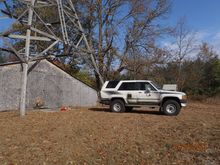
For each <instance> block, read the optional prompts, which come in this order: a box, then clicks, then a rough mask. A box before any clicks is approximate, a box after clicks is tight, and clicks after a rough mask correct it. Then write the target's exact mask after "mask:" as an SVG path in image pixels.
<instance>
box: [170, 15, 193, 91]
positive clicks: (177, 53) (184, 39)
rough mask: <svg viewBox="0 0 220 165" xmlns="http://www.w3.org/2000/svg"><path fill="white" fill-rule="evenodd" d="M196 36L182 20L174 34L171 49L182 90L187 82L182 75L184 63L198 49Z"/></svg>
mask: <svg viewBox="0 0 220 165" xmlns="http://www.w3.org/2000/svg"><path fill="white" fill-rule="evenodd" d="M195 35H196V33H195V32H194V31H192V30H191V29H190V28H189V27H188V26H187V23H186V19H185V18H184V17H183V18H181V19H180V20H179V21H178V23H177V25H176V28H175V30H174V33H173V37H174V44H173V45H171V47H173V48H171V54H172V58H173V60H174V61H175V62H176V64H177V70H176V75H175V76H176V82H177V84H178V86H179V89H180V90H182V88H183V85H184V83H185V81H186V78H185V77H184V76H182V74H181V73H182V63H183V62H184V60H186V59H187V58H189V57H190V55H192V53H193V52H194V51H195V50H196V49H197V46H196V44H195V43H196V38H195V37H196V36H195Z"/></svg>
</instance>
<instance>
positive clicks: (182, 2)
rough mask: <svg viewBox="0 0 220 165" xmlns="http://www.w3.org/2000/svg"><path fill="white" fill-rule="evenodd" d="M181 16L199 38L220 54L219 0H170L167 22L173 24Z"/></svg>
mask: <svg viewBox="0 0 220 165" xmlns="http://www.w3.org/2000/svg"><path fill="white" fill-rule="evenodd" d="M181 17H185V18H186V20H187V25H188V26H189V28H191V29H192V30H193V31H195V32H196V33H197V37H198V38H199V40H201V41H206V42H209V43H210V44H211V45H212V46H213V47H214V49H215V50H216V51H217V52H218V54H220V0H172V9H171V12H170V14H169V17H168V19H167V20H166V21H167V23H168V24H171V25H174V24H175V23H176V22H177V21H178V19H179V18H181Z"/></svg>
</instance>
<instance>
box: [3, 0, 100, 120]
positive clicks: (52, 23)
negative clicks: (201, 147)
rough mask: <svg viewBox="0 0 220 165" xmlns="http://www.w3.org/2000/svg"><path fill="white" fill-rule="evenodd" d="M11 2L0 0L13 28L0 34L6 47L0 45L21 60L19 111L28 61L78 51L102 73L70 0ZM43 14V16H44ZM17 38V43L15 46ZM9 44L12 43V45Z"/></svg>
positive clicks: (23, 0)
mask: <svg viewBox="0 0 220 165" xmlns="http://www.w3.org/2000/svg"><path fill="white" fill-rule="evenodd" d="M12 3H13V2H12V1H10V0H0V4H1V5H4V9H2V10H1V12H2V13H3V14H4V15H6V16H8V17H10V18H12V19H14V20H15V23H14V24H13V25H14V26H15V28H13V29H14V30H9V31H6V32H4V33H0V37H1V38H3V41H4V43H5V44H6V45H7V48H1V49H2V50H4V51H9V52H10V53H13V54H14V55H16V56H17V58H18V59H19V60H20V61H21V62H22V65H23V72H22V83H21V99H20V114H21V116H24V115H25V102H26V88H27V72H28V64H29V62H31V61H36V60H42V59H45V58H48V57H50V56H55V57H62V56H72V55H73V54H74V53H78V54H80V55H81V56H82V58H84V59H86V60H87V61H89V62H88V63H89V64H90V65H91V66H92V67H93V68H94V70H95V72H96V73H97V74H98V76H99V78H100V81H101V83H103V79H102V76H101V74H100V72H99V69H98V67H97V64H96V60H95V58H94V56H93V53H94V51H93V50H92V49H91V48H90V45H89V43H88V40H87V38H86V34H85V32H84V30H83V28H82V25H81V23H80V20H79V17H78V15H77V12H76V9H75V7H74V4H73V2H72V0H18V1H17V2H15V3H17V6H19V7H18V8H17V10H13V11H12V9H11V8H10V6H11V4H12ZM45 13H46V15H47V16H45ZM17 41H19V45H16V43H17ZM12 43H13V44H12Z"/></svg>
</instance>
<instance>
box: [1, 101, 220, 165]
mask: <svg viewBox="0 0 220 165" xmlns="http://www.w3.org/2000/svg"><path fill="white" fill-rule="evenodd" d="M0 131H1V134H0V135H1V136H0V164H1V165H2V164H3V165H4V164H19V165H20V164H22V165H24V164H46V165H47V164H58V165H61V164H111V165H112V164H145V165H147V164H150V165H152V164H155V165H156V164H167V165H170V164H213V165H215V164H216V165H218V164H220V156H219V155H220V105H214V104H212V105H208V104H201V103H191V104H189V106H188V107H187V108H185V109H183V110H182V112H181V114H180V115H179V116H177V117H167V116H161V115H159V114H158V113H157V110H155V111H154V110H153V111H152V110H150V109H145V110H134V111H133V112H132V113H123V114H115V113H110V112H108V110H107V109H105V108H93V109H82V110H72V111H68V112H53V113H47V112H40V111H30V112H28V115H27V116H26V117H24V118H20V117H19V115H18V112H3V113H0Z"/></svg>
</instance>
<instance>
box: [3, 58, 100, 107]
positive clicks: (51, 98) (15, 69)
mask: <svg viewBox="0 0 220 165" xmlns="http://www.w3.org/2000/svg"><path fill="white" fill-rule="evenodd" d="M21 71H22V66H21V64H13V65H6V66H1V67H0V111H2V110H15V109H18V108H19V102H20V87H21V84H20V83H21V74H22V72H21ZM41 104H43V107H45V108H57V107H61V106H73V107H89V106H95V105H96V104H97V92H96V90H94V89H93V88H91V87H89V86H88V85H86V84H84V83H83V82H81V81H79V80H77V79H75V78H73V77H72V76H70V75H69V74H67V73H66V72H64V71H63V70H61V69H60V68H58V67H57V66H55V65H54V64H52V63H50V62H48V61H47V60H42V61H41V62H39V63H37V62H32V63H31V64H30V65H29V73H28V85H27V100H26V107H27V108H28V109H32V108H34V107H36V105H39V106H40V105H41Z"/></svg>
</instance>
